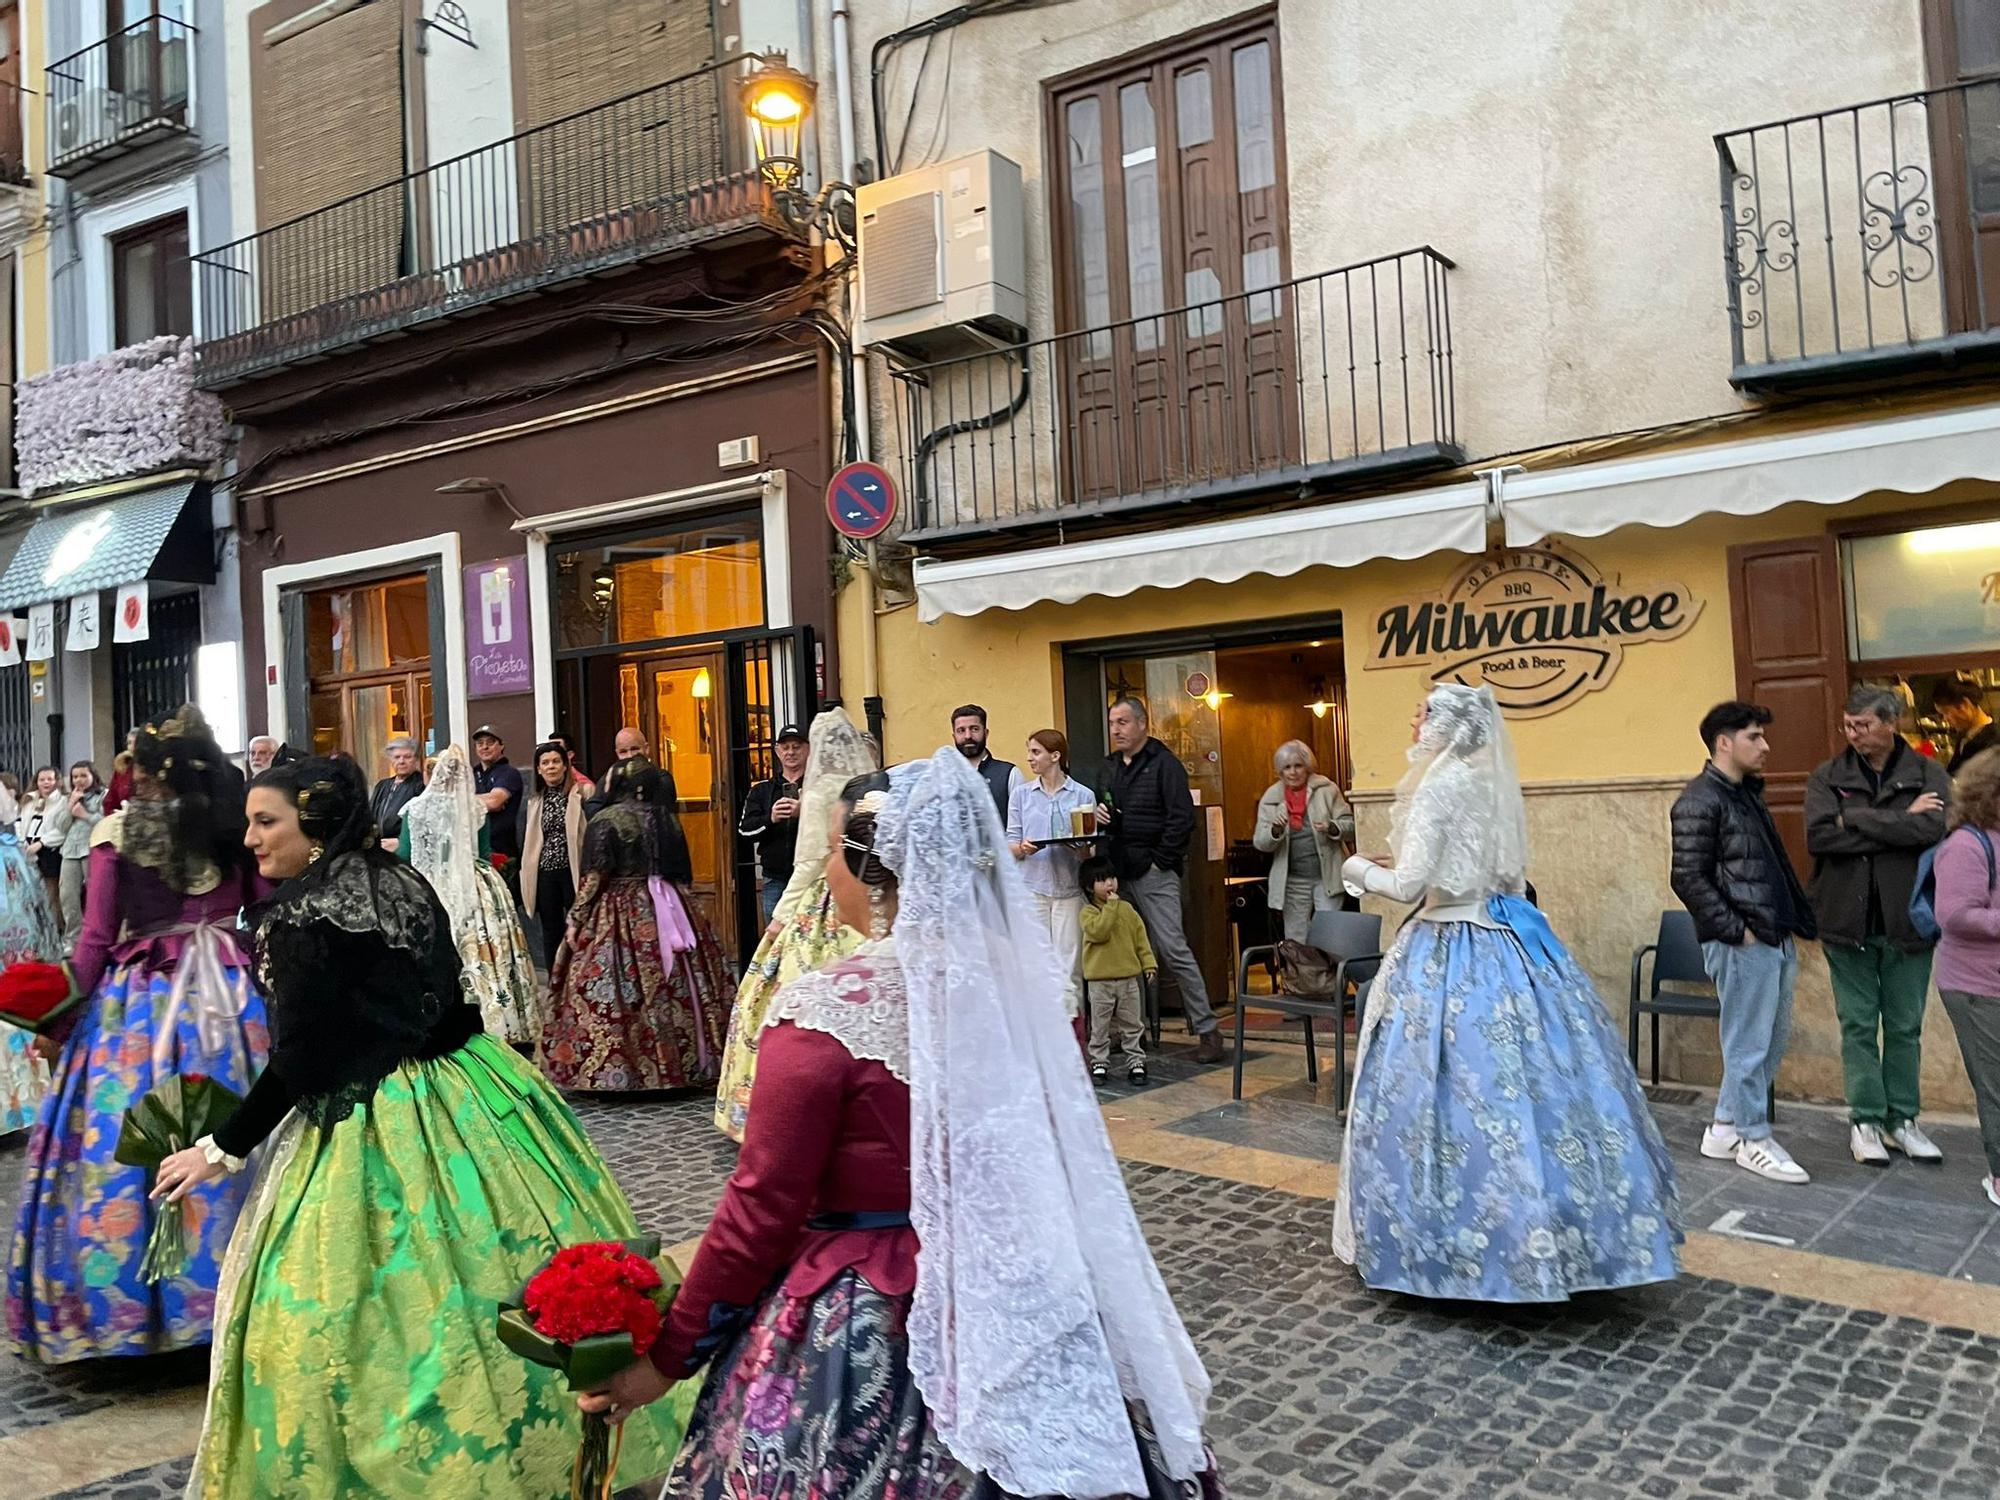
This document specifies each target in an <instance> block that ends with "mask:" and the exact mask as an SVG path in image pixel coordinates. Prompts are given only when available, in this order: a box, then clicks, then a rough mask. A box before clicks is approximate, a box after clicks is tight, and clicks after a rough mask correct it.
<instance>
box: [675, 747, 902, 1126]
mask: <svg viewBox="0 0 2000 1500" xmlns="http://www.w3.org/2000/svg"><path fill="white" fill-rule="evenodd" d="M808 738H809V740H810V741H811V744H812V755H811V758H810V759H808V760H807V761H806V785H805V794H804V796H803V797H802V798H801V799H800V807H799V841H798V847H797V852H796V854H795V855H794V858H793V864H792V878H791V880H790V881H789V882H788V883H787V884H786V886H785V893H784V895H783V896H781V897H780V898H779V900H778V909H777V911H776V912H775V913H773V914H772V917H771V925H770V926H768V927H766V928H765V929H764V940H763V941H762V942H760V943H759V944H758V945H757V951H756V953H754V954H753V955H751V958H750V964H749V967H748V968H746V969H745V970H744V971H743V982H742V983H741V984H739V985H738V986H737V987H736V1004H735V1006H734V1007H733V1008H732V1009H731V1010H730V1013H729V1038H728V1041H727V1042H726V1043H725V1044H724V1046H723V1051H722V1082H721V1084H720V1085H719V1086H718V1087H717V1088H716V1091H715V1128H716V1129H717V1130H720V1131H721V1132H722V1133H723V1134H724V1135H726V1136H728V1137H729V1138H730V1139H731V1140H733V1141H735V1142H737V1143H738V1144H739V1145H740V1144H741V1143H742V1141H743V1127H744V1123H745V1122H746V1121H747V1120H748V1119H749V1118H750V1084H751V1081H752V1080H753V1079H754V1078H755V1077H756V1073H757V1039H758V1038H759V1036H761V1035H762V1034H763V1030H764V1019H765V1017H766V1016H768V1015H769V1014H770V1011H771V999H772V997H773V996H775V995H776V994H777V993H778V991H779V989H781V988H782V987H783V986H785V985H788V984H790V983H791V982H792V981H793V980H794V979H797V978H799V977H800V976H801V975H804V974H810V973H812V972H814V971H815V970H817V969H821V968H824V967H825V966H826V965H828V964H830V963H832V962H834V961H835V960H836V959H842V958H845V957H847V955H848V954H850V953H852V952H853V951H854V950H855V949H856V948H857V947H859V946H860V944H861V934H860V933H858V932H856V931H855V930H854V929H853V928H852V927H849V926H848V925H847V924H846V923H844V922H842V921H841V920H840V913H839V912H837V911H835V910H834V908H833V898H832V897H831V896H830V895H828V894H827V889H826V856H827V852H828V851H829V850H830V849H831V848H832V847H833V841H832V833H831V830H832V827H833V818H834V814H835V813H836V812H837V811H838V810H839V804H840V789H841V788H842V787H844V786H846V785H847V783H848V782H849V781H851V780H853V779H854V778H855V777H856V776H861V775H865V774H866V773H868V772H869V771H872V770H874V769H875V759H876V757H875V751H874V749H873V748H872V747H871V746H870V744H869V741H868V738H867V736H866V735H864V734H862V732H861V731H860V730H858V729H856V728H855V727H854V722H853V720H851V719H849V718H848V717H847V711H846V710H845V709H840V708H829V709H828V710H827V711H826V712H825V713H823V714H821V715H820V716H819V717H818V718H816V719H814V720H813V722H812V733H811V734H810V735H809V736H808Z"/></svg>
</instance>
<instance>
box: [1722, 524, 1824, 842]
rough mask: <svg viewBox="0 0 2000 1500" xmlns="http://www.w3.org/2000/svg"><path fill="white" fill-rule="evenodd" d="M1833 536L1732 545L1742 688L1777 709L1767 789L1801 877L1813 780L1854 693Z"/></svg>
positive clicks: (1733, 615) (1732, 612)
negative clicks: (1849, 690) (1851, 691)
mask: <svg viewBox="0 0 2000 1500" xmlns="http://www.w3.org/2000/svg"><path fill="white" fill-rule="evenodd" d="M1840 598H1841V595H1840V578H1839V570H1838V568H1837V567H1836V565H1835V561H1834V543H1833V538H1831V537H1829V536H1812V537H1795V538H1792V539H1790V540H1787V541H1782V542H1755V543H1751V544H1749V545H1746V546H1741V547H1731V548H1730V549H1729V616H1730V621H1731V625H1732V627H1733V629H1734V631H1735V642H1736V696H1737V697H1738V698H1741V699H1743V700H1744V701H1746V702H1749V703H1761V704H1763V705H1764V706H1765V707H1766V708H1768V709H1770V710H1771V713H1772V715H1773V716H1774V718H1775V722H1774V723H1773V724H1772V725H1771V730H1770V735H1771V755H1770V759H1769V760H1768V761H1766V762H1765V766H1764V797H1765V801H1766V802H1767V803H1768V804H1769V805H1770V808H1771V816H1772V818H1773V819H1774V820H1775V821H1776V823H1777V825H1778V832H1779V834H1780V835H1781V836H1782V837H1783V838H1784V841H1785V848H1786V850H1787V851H1788V852H1789V853H1790V854H1791V856H1792V861H1793V863H1794V864H1795V865H1796V866H1797V868H1798V871H1799V873H1800V875H1801V876H1804V875H1805V873H1806V872H1807V871H1809V870H1811V869H1812V861H1811V859H1810V858H1809V857H1808V856H1807V854H1806V823H1805V796H1806V778H1807V777H1808V776H1809V775H1811V774H1812V770H1813V768H1814V767H1815V766H1817V765H1819V764H1820V762H1821V761H1823V760H1825V759H1826V758H1827V757H1828V756H1830V755H1832V754H1833V753H1834V752H1835V751H1836V750H1837V749H1839V744H1838V743H1837V741H1838V737H1839V725H1840V710H1841V706H1842V704H1843V703H1844V701H1845V700H1846V697H1847V630H1846V625H1845V622H1844V621H1843V620H1842V618H1841V604H1840Z"/></svg>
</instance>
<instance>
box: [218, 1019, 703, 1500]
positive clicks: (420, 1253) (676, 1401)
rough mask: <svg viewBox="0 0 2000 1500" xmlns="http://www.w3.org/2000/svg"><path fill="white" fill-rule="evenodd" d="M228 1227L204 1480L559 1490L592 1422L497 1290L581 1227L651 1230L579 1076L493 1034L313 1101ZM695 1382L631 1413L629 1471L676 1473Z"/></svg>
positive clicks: (511, 1498) (532, 1498)
mask: <svg viewBox="0 0 2000 1500" xmlns="http://www.w3.org/2000/svg"><path fill="white" fill-rule="evenodd" d="M267 1151H268V1160H267V1161H266V1162H265V1164H264V1166H263V1169H262V1171H261V1172H260V1174H259V1175H258V1178H257V1183H256V1189H255V1192H254V1194H253V1195H252V1197H251V1200H250V1203H249V1206H248V1207H247V1208H246V1210H245V1212H244V1215H243V1222H242V1224H241V1225H240V1226H239V1227H238V1229H237V1233H236V1238H235V1239H234V1240H233V1241H232V1242H231V1244H230V1246H229V1255H228V1260H227V1262H226V1263H225V1265H224V1267H223V1276H222V1290H221V1294H220V1296H219V1298H218V1300H217V1304H216V1317H215V1359H214V1362H213V1365H212V1367H211V1371H210V1375H209V1390H208V1411H207V1416H206V1419H205V1421H204V1423H203V1425H202V1433H201V1445H200V1448H199V1450H198V1451H197V1453H196V1455H195V1462H194V1472H193V1474H192V1476H191V1477H190V1480H189V1483H188V1489H187V1493H188V1495H189V1496H190V1497H196V1500H239V1497H243V1496H253V1495H268V1496H280V1495H282V1496H285V1497H287V1500H334V1497H336V1496H340V1497H345V1496H362V1495H366V1496H370V1497H374V1500H558V1497H560V1496H564V1495H567V1494H568V1493H569V1480H570V1466H571V1463H572V1461H573V1460H574V1458H575V1455H576V1449H577V1444H578V1442H579V1441H580V1439H581V1436H582V1424H581V1419H580V1416H579V1414H578V1412H577V1408H576V1398H575V1397H574V1396H573V1395H572V1394H571V1393H570V1391H569V1390H568V1388H567V1384H566V1382H565V1381H564V1380H563V1378H562V1376H561V1375H560V1374H558V1373H557V1372H555V1371H553V1370H547V1369H543V1368H542V1367H540V1366H538V1365H532V1364H529V1363H528V1362H527V1361H525V1360H523V1359H521V1358H520V1357H518V1356H517V1355H515V1354H513V1353H511V1352H510V1351H509V1350H508V1349H506V1348H505V1347H504V1346H503V1345H502V1344H501V1343H500V1340H499V1336H498V1333H497V1332H496V1328H495V1320H496V1318H497V1316H498V1311H499V1304H500V1302H501V1301H503V1300H507V1299H511V1298H513V1297H515V1296H518V1295H519V1293H520V1290H521V1287H522V1286H523V1285H525V1284H526V1282H527V1280H528V1278H529V1277H530V1276H532V1275H533V1274H534V1273H535V1272H536V1271H537V1270H539V1269H540V1268H541V1267H542V1265H543V1264H544V1263H546V1262H547V1260H548V1259H549V1257H550V1256H551V1255H553V1254H554V1253H555V1251H556V1250H557V1249H558V1248H559V1247H561V1246H563V1245H572V1244H581V1243H583V1242H585V1241H589V1240H601V1239H627V1238H631V1237H633V1236H634V1235H636V1234H637V1233H638V1228H637V1225H636V1224H635V1223H634V1222H633V1218H632V1210H631V1209H630V1207H629V1206H627V1204H626V1201H625V1197H624V1194H622V1193H621V1192H619V1190H618V1187H617V1184H616V1183H614V1182H613V1181H612V1179H611V1173H610V1171H609V1169H608V1168H607V1167H606V1166H605V1164H604V1161H603V1158H602V1157H600V1156H599V1155H598V1153H597V1151H596V1149H595V1148H594V1147H593V1146H592V1145H591V1143H590V1139H589V1137H588V1136H586V1135H585V1134H584V1132H583V1127H582V1126H581V1125H580V1124H579V1123H578V1122H577V1119H576V1116H575V1115H574V1114H572V1113H571V1112H570V1110H569V1108H568V1106H567V1105H565V1104H564V1103H563V1102H562V1099H561V1098H560V1096H558V1095H557V1094H556V1093H555V1091H554V1090H553V1089H551V1088H549V1087H548V1085H547V1084H545V1083H544V1082H543V1081H542V1080H541V1079H540V1078H539V1077H538V1076H536V1074H535V1072H534V1069H533V1067H532V1065H530V1064H529V1063H527V1062H525V1061H524V1060H522V1059H521V1058H519V1057H517V1056H516V1055H515V1054H514V1053H512V1052H510V1051H509V1050H508V1049H507V1048H506V1047H505V1046H504V1045H503V1044H502V1043H501V1042H499V1041H498V1040H497V1039H495V1038H493V1037H489V1036H477V1037H474V1038H473V1039H472V1040H471V1041H469V1042H467V1043H466V1044H465V1046H463V1047H461V1048H459V1049H458V1050H457V1051H456V1052H452V1053H450V1054H448V1055H446V1056H444V1057H441V1058H435V1059H432V1060H430V1061H427V1062H409V1063H404V1064H403V1065H402V1066H401V1067H399V1068H398V1069H397V1070H396V1071H395V1072H394V1073H391V1074H390V1075H389V1076H388V1077H387V1078H386V1079H384V1080H383V1081H382V1083H381V1085H380V1086H379V1087H378V1088H377V1089H376V1091H375V1096H374V1098H373V1099H372V1100H371V1101H369V1102H368V1103H366V1104H363V1105H361V1106H360V1107H358V1108H357V1109H356V1110H355V1112H354V1113H353V1114H352V1115H349V1116H348V1117H347V1118H346V1119H343V1120H339V1121H335V1122H333V1123H332V1124H329V1125H327V1126H325V1127H321V1126H318V1125H314V1124H312V1123H311V1122H310V1121H308V1120H306V1119H305V1118H304V1117H303V1116H302V1115H300V1114H299V1113H297V1112H296V1111H294V1112H293V1113H292V1114H291V1115H290V1116H288V1117H287V1119H286V1121H285V1124H284V1125H283V1126H282V1127H281V1128H280V1130H279V1133H278V1134H277V1135H276V1136H274V1137H273V1138H272V1141H271V1144H270V1146H269V1147H268V1148H267ZM691 1400H692V1394H691V1391H690V1390H688V1389H687V1388H685V1387H683V1388H677V1389H676V1390H674V1391H672V1392H670V1393H669V1394H668V1395H667V1397H666V1398H665V1399H664V1400H661V1401H658V1402H655V1403H654V1404H653V1405H651V1406H649V1407H646V1408H645V1409H644V1410H642V1411H639V1412H635V1413H634V1414H633V1415H632V1417H631V1419H630V1420H629V1421H628V1422H627V1423H626V1424H625V1428H624V1446H623V1449H622V1452H621V1459H620V1463H619V1468H618V1483H619V1484H620V1485H632V1484H637V1483H640V1482H641V1481H643V1480H646V1479H648V1478H650V1477H652V1476H654V1475H657V1474H660V1473H663V1472H664V1471H665V1470H666V1468H667V1465H668V1464H669V1463H671V1462H672V1460H673V1455H674V1450H675V1448H676V1446H677V1445H678V1443H679V1440H680V1435H681V1431H682V1428H683V1427H684V1425H685V1423H686V1419H687V1408H688V1405H689V1404H690V1402H691Z"/></svg>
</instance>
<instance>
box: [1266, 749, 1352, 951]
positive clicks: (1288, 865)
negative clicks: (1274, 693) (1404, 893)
mask: <svg viewBox="0 0 2000 1500" xmlns="http://www.w3.org/2000/svg"><path fill="white" fill-rule="evenodd" d="M1271 759H1272V762H1273V763H1274V764H1275V765H1276V767H1277V771H1278V779H1277V780H1276V781H1274V782H1272V783H1271V785H1270V787H1269V788H1268V789H1266V791H1265V793H1264V795H1263V797H1262V799H1261V800H1260V801H1259V802H1258V803H1257V826H1256V828H1255V829H1254V830H1253V832H1252V833H1251V836H1250V839H1251V842H1252V843H1254V844H1255V845H1256V846H1257V847H1258V848H1259V849H1261V850H1262V851H1263V852H1264V853H1266V854H1268V855H1270V856H1271V880H1270V887H1269V891H1268V896H1269V902H1270V907H1271V910H1272V911H1275V912H1282V913H1283V914H1284V924H1285V936H1286V937H1288V938H1290V939H1291V940H1292V941H1293V942H1297V943H1303V942H1304V941H1305V940H1306V928H1307V927H1308V926H1309V925H1311V923H1312V915H1313V913H1314V912H1316V911H1332V910H1334V909H1335V908H1337V907H1338V906H1339V905H1340V897H1341V890H1340V864H1341V861H1342V860H1343V859H1345V858H1346V855H1347V848H1348V846H1350V845H1351V844H1352V843H1353V842H1354V809H1353V808H1352V807H1350V806H1349V805H1348V802H1347V799H1346V798H1345V797H1343V796H1341V795H1340V788H1339V787H1337V786H1335V785H1334V784H1333V783H1332V782H1331V781H1329V780H1327V778H1326V777H1324V776H1321V775H1319V774H1318V771H1317V769H1316V767H1315V764H1314V760H1313V753H1312V747H1311V746H1309V745H1307V744H1306V743H1305V741H1303V740H1286V741H1285V743H1284V744H1282V745H1280V746H1279V747H1278V752H1277V754H1276V755H1274V756H1272V757H1271Z"/></svg>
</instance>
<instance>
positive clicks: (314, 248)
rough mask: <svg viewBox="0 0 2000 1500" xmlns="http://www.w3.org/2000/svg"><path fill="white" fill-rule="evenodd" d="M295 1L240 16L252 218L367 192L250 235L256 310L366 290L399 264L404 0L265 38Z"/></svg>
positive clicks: (289, 309)
mask: <svg viewBox="0 0 2000 1500" xmlns="http://www.w3.org/2000/svg"><path fill="white" fill-rule="evenodd" d="M302 8H303V7H301V6H300V5H299V4H298V0H278V3H275V4H271V5H267V6H264V7H263V8H261V9H259V10H257V11H255V12H253V13H252V14H251V17H250V32H249V41H250V47H251V52H252V58H251V70H250V82H251V109H252V114H253V118H254V128H255V130H256V142H257V157H256V159H257V223H258V226H259V227H260V228H263V229H269V228H271V227H273V226H275V225H279V224H284V223H286V222H288V221H289V220H292V219H296V218H298V217H300V216H301V215H304V214H310V213H314V212H315V211H317V210H319V209H322V208H326V207H328V206H330V205H332V204H335V203H340V202H342V201H343V200H346V199H350V198H353V197H354V196H355V195H356V194H359V193H368V192H369V191H370V190H371V189H373V190H377V191H375V192H373V193H372V195H371V196H369V197H367V198H363V199H360V200H358V201H356V202H354V203H351V204H349V205H348V206H347V207H345V208H344V209H343V210H342V211H341V212H340V213H339V214H338V215H330V216H328V217H327V218H325V219H321V220H319V221H317V222H316V223H314V224H312V225H301V226H299V228H298V229H296V230H294V231H292V232H288V233H285V234H278V235H273V236H270V237H269V239H267V240H266V241H264V242H263V243H262V244H260V245H259V247H258V257H259V264H258V266H257V268H256V269H257V275H258V286H259V291H260V296H261V299H262V309H263V316H264V317H265V318H266V319H273V318H278V317H282V316H284V315H286V314H288V313H293V312H297V311H300V310H302V309H304V308H308V307H315V306H318V305H320V304H322V303H325V302H330V301H333V300H335V299H336V298H340V297H346V296H353V295H357V294H359V293H362V292H366V291H370V290H373V289H374V288H377V287H380V286H383V285H386V284H387V283H388V282H390V281H393V280H394V279H395V278H396V276H397V275H398V273H399V271H400V269H401V266H400V255H399V251H400V249H401V246H402V242H403V194H402V193H401V192H400V191H399V190H398V189H397V188H396V187H395V186H394V184H395V183H396V180H397V179H398V178H400V177H401V176H402V175H403V172H404V155H403V77H402V56H401V46H402V28H403V5H402V0H369V3H366V4H362V5H358V6H356V7H355V8H354V9H352V10H349V11H344V12H342V13H341V14H339V15H336V16H332V17H330V18H329V19H327V20H325V21H322V22H320V23H319V24H318V25H316V26H312V27H309V28H307V29H306V30H304V31H297V32H293V33H292V34H290V35H288V36H285V37H283V38H282V39H280V40H277V41H275V42H274V41H270V40H267V36H268V33H269V32H270V31H271V28H272V27H274V26H277V25H279V24H280V23H282V22H283V21H286V20H289V19H291V18H292V17H293V16H294V15H296V14H297V13H299V12H300V11H301V9H302Z"/></svg>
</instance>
